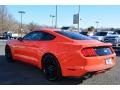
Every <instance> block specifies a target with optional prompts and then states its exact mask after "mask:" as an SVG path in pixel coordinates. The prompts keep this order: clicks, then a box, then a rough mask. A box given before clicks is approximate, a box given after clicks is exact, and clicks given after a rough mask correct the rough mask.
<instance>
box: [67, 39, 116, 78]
mask: <svg viewBox="0 0 120 90" xmlns="http://www.w3.org/2000/svg"><path fill="white" fill-rule="evenodd" d="M90 42H91V43H90ZM93 42H94V43H93ZM95 42H96V43H95ZM97 42H99V41H96V40H91V41H90V40H84V41H81V42H80V41H79V43H82V44H83V45H80V49H78V50H77V51H76V52H74V51H73V55H74V56H72V55H71V57H70V59H71V61H72V60H74V62H72V63H71V66H70V64H69V65H68V66H67V69H68V70H67V74H66V75H65V76H67V75H68V76H83V75H88V74H91V73H92V74H93V73H94V74H98V73H103V72H106V71H107V70H109V69H111V68H112V67H113V66H114V65H115V63H116V54H115V52H114V50H113V49H112V46H111V44H107V43H101V42H100V43H97ZM78 46H79V45H77V47H78ZM68 58H69V57H68ZM69 62H70V61H69ZM69 62H68V63H69ZM73 63H74V64H73Z"/></svg>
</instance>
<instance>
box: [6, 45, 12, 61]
mask: <svg viewBox="0 0 120 90" xmlns="http://www.w3.org/2000/svg"><path fill="white" fill-rule="evenodd" d="M5 57H6V60H7V61H8V62H14V60H13V57H12V52H11V49H10V47H9V46H6V47H5Z"/></svg>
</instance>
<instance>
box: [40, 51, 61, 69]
mask: <svg viewBox="0 0 120 90" xmlns="http://www.w3.org/2000/svg"><path fill="white" fill-rule="evenodd" d="M48 55H51V56H53V57H54V58H55V60H56V62H57V63H58V64H59V65H60V62H59V61H58V59H57V57H56V56H55V55H54V54H52V53H50V52H48V53H45V54H44V55H43V56H42V58H41V67H42V62H43V59H44V58H45V56H48Z"/></svg>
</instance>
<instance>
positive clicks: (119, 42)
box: [104, 31, 120, 51]
mask: <svg viewBox="0 0 120 90" xmlns="http://www.w3.org/2000/svg"><path fill="white" fill-rule="evenodd" d="M115 32H116V31H115ZM104 42H105V43H111V44H112V47H113V49H114V50H115V51H120V33H118V32H116V34H114V35H110V36H106V37H105V38H104Z"/></svg>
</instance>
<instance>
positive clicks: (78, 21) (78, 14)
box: [78, 5, 80, 32]
mask: <svg viewBox="0 0 120 90" xmlns="http://www.w3.org/2000/svg"><path fill="white" fill-rule="evenodd" d="M79 21H80V5H79V6H78V32H80V26H79Z"/></svg>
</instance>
